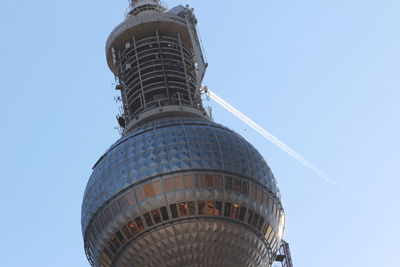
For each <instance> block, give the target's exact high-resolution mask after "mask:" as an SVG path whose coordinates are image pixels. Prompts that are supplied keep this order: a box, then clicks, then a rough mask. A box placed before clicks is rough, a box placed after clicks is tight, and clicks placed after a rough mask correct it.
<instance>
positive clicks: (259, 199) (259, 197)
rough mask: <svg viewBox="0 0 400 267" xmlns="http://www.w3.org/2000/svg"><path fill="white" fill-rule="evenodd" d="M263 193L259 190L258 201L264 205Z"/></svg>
mask: <svg viewBox="0 0 400 267" xmlns="http://www.w3.org/2000/svg"><path fill="white" fill-rule="evenodd" d="M262 195H263V192H262V190H261V189H260V188H257V200H258V201H259V202H261V203H262Z"/></svg>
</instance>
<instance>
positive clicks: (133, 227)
mask: <svg viewBox="0 0 400 267" xmlns="http://www.w3.org/2000/svg"><path fill="white" fill-rule="evenodd" d="M128 226H129V230H131V232H132V234H133V235H136V234H137V233H139V229H138V228H137V227H136V225H135V224H134V223H133V221H130V222H128Z"/></svg>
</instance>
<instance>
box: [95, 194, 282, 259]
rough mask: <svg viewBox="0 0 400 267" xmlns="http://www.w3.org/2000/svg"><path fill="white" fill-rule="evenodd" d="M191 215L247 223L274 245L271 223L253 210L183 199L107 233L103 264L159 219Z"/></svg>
mask: <svg viewBox="0 0 400 267" xmlns="http://www.w3.org/2000/svg"><path fill="white" fill-rule="evenodd" d="M195 215H200V216H202V215H205V216H222V217H227V218H232V219H235V220H239V221H241V222H244V223H246V224H249V225H251V226H253V227H254V228H256V229H257V230H258V231H260V232H261V233H262V234H263V235H264V236H265V238H266V239H267V240H268V243H269V244H270V246H271V248H272V251H274V250H275V249H276V248H277V245H278V240H277V237H276V236H275V233H274V231H273V230H272V227H271V226H270V225H269V224H268V223H266V220H265V218H264V217H263V216H261V215H260V214H258V213H257V212H255V211H253V210H251V209H247V208H246V207H243V206H240V205H239V204H236V203H230V202H222V201H214V200H198V201H187V202H179V203H175V204H170V205H169V206H164V207H160V208H159V209H154V210H152V211H149V212H146V213H144V214H143V216H138V217H136V218H135V219H134V220H132V221H130V222H128V223H127V224H125V225H124V226H122V227H121V229H120V230H118V231H116V232H115V234H114V235H112V236H111V238H110V240H109V241H108V242H107V243H106V247H105V248H104V249H103V252H102V255H101V262H102V264H103V266H104V267H109V266H111V262H112V260H113V258H114V255H115V254H116V253H117V251H118V250H119V249H120V248H121V247H122V246H123V245H124V244H125V243H126V242H127V241H128V240H130V239H132V238H133V237H134V236H136V235H138V234H139V233H140V232H142V231H144V230H146V229H147V228H150V227H152V226H154V225H157V224H159V223H161V222H166V221H169V220H170V219H176V218H183V217H187V216H195ZM264 223H265V225H264ZM263 226H264V227H263Z"/></svg>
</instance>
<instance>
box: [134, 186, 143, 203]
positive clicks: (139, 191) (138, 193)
mask: <svg viewBox="0 0 400 267" xmlns="http://www.w3.org/2000/svg"><path fill="white" fill-rule="evenodd" d="M135 192H136V199H137V201H138V202H141V201H143V200H144V194H143V191H142V188H141V187H139V188H136V190H135Z"/></svg>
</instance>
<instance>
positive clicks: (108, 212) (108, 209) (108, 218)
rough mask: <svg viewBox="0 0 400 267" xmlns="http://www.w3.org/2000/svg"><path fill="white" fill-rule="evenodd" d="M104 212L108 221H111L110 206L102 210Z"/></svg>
mask: <svg viewBox="0 0 400 267" xmlns="http://www.w3.org/2000/svg"><path fill="white" fill-rule="evenodd" d="M104 214H105V215H106V217H107V220H108V221H111V220H112V215H111V209H110V207H108V208H106V210H105V211H104Z"/></svg>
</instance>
